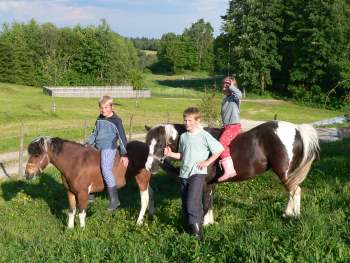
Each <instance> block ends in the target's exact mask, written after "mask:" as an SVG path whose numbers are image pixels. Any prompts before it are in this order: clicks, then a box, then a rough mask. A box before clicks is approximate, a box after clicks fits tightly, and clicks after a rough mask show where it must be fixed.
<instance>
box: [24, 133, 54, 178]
mask: <svg viewBox="0 0 350 263" xmlns="http://www.w3.org/2000/svg"><path fill="white" fill-rule="evenodd" d="M42 150H43V152H44V154H43V156H42V157H41V159H40V161H39V163H27V166H28V167H34V168H37V169H38V170H39V172H40V173H42V171H43V169H42V168H41V165H42V163H43V162H44V160H45V158H46V159H47V163H50V157H49V153H48V151H47V140H46V139H44V149H42Z"/></svg>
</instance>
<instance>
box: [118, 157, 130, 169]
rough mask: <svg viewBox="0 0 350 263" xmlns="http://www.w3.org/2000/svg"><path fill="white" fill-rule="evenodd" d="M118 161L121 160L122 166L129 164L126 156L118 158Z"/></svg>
mask: <svg viewBox="0 0 350 263" xmlns="http://www.w3.org/2000/svg"><path fill="white" fill-rule="evenodd" d="M120 161H121V162H122V164H123V165H124V167H128V164H129V159H128V157H126V156H123V157H121V158H120Z"/></svg>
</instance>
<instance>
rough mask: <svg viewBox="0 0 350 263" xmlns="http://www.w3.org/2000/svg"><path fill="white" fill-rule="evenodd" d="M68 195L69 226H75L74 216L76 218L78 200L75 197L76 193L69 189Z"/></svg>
mask: <svg viewBox="0 0 350 263" xmlns="http://www.w3.org/2000/svg"><path fill="white" fill-rule="evenodd" d="M67 197H68V203H69V211H68V224H67V227H68V228H74V218H75V213H76V211H77V208H76V207H77V201H76V199H75V195H74V194H73V193H72V192H70V191H67Z"/></svg>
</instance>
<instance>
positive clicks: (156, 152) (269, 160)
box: [146, 121, 319, 225]
mask: <svg viewBox="0 0 350 263" xmlns="http://www.w3.org/2000/svg"><path fill="white" fill-rule="evenodd" d="M146 129H148V133H147V136H146V143H147V144H148V145H149V147H150V155H149V157H148V161H147V165H148V166H149V168H150V170H151V172H152V173H156V172H157V171H158V169H159V167H160V166H161V167H162V168H163V169H164V170H169V171H170V172H172V173H174V171H176V170H175V169H174V167H172V166H171V164H170V162H169V161H167V159H165V162H164V151H163V149H164V147H165V146H170V147H171V148H172V150H173V151H177V147H178V145H177V144H178V138H179V136H180V135H181V134H182V133H183V132H186V129H185V127H184V125H182V124H166V125H158V126H155V127H153V128H148V127H146ZM205 129H206V130H207V131H208V132H210V133H211V134H212V135H213V136H214V137H215V138H217V139H218V138H219V137H220V134H221V132H222V131H221V129H219V128H205ZM230 149H231V157H232V160H233V163H234V167H235V169H236V171H237V175H236V176H235V177H233V178H231V179H230V180H229V181H242V180H247V179H250V178H254V177H256V176H258V175H260V174H262V173H263V172H265V171H267V170H269V169H271V170H272V171H273V172H274V173H275V174H276V175H277V176H278V177H279V179H280V181H281V183H282V184H283V186H284V187H285V188H286V190H287V191H288V193H289V201H288V204H287V207H286V209H285V212H284V214H283V216H288V217H299V215H300V198H301V188H300V186H299V185H300V184H301V183H302V182H303V181H304V179H305V177H306V176H307V174H308V172H309V170H310V167H311V164H312V162H313V161H314V160H315V159H317V158H318V156H319V140H318V135H317V132H316V130H315V129H314V128H313V127H312V126H311V125H308V124H301V125H296V124H293V123H289V122H284V121H269V122H266V123H263V124H261V125H259V126H257V127H255V128H253V129H251V130H249V131H247V132H244V133H241V134H239V135H238V136H237V137H236V138H235V139H234V140H233V141H232V143H231V145H230ZM221 175H222V170H221V169H220V166H219V162H218V161H217V162H216V163H214V164H213V165H211V166H209V167H208V175H207V176H206V183H205V184H204V188H203V202H204V203H203V207H204V214H205V216H204V222H203V223H204V224H205V225H206V224H211V223H213V222H214V219H213V187H214V185H215V184H216V183H217V182H218V181H217V179H218V178H219V177H220V176H221Z"/></svg>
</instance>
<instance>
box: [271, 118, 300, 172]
mask: <svg viewBox="0 0 350 263" xmlns="http://www.w3.org/2000/svg"><path fill="white" fill-rule="evenodd" d="M296 129H297V126H296V125H294V124H290V123H287V122H283V121H279V122H278V128H277V129H276V131H275V133H276V134H277V136H278V137H279V138H280V140H281V142H282V143H283V145H284V147H285V148H286V151H287V155H288V158H289V163H288V169H287V170H286V172H285V176H287V175H288V170H289V166H290V163H291V161H292V159H293V143H294V140H295V134H296Z"/></svg>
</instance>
